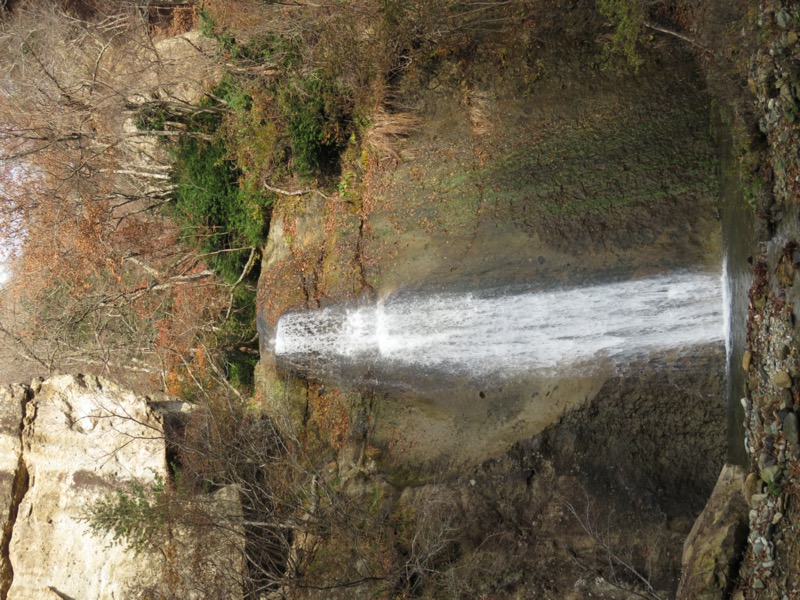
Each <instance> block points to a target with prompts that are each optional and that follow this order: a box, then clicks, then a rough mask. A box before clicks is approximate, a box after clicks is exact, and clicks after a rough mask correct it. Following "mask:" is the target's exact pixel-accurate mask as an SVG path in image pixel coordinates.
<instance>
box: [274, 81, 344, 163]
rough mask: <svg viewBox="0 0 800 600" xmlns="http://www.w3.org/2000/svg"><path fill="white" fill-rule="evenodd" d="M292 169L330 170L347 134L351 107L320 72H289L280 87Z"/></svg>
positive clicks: (280, 100)
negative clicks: (285, 80) (298, 74)
mask: <svg viewBox="0 0 800 600" xmlns="http://www.w3.org/2000/svg"><path fill="white" fill-rule="evenodd" d="M279 107H280V112H281V114H282V115H283V117H284V118H285V120H286V123H287V132H286V133H287V137H288V139H289V144H290V146H291V149H292V158H293V167H294V170H295V171H296V172H297V173H298V174H300V175H303V176H310V175H313V174H314V173H316V172H329V171H330V170H331V169H332V168H333V167H334V166H335V163H336V162H337V161H338V158H339V152H340V151H341V149H342V148H343V147H344V144H345V142H346V141H347V139H348V137H349V135H350V131H349V129H350V127H349V124H348V122H349V120H350V111H349V108H348V106H347V102H346V100H345V99H344V98H343V97H342V95H341V94H339V93H338V91H337V89H336V87H335V86H334V85H333V84H332V83H330V82H328V81H325V80H324V79H323V78H322V76H321V75H319V74H314V75H311V76H309V77H302V76H292V77H290V78H289V79H288V81H287V82H286V84H285V85H284V86H283V87H282V89H281V90H280V91H279Z"/></svg>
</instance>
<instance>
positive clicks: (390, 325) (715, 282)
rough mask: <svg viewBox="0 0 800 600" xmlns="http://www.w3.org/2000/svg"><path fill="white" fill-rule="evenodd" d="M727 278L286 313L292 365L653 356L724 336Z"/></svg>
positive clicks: (477, 363)
mask: <svg viewBox="0 0 800 600" xmlns="http://www.w3.org/2000/svg"><path fill="white" fill-rule="evenodd" d="M722 288H723V286H722V282H721V280H720V276H719V275H715V274H708V273H697V272H679V273H672V274H667V275H662V276H658V277H651V278H646V279H638V280H632V281H622V282H618V283H607V284H602V285H593V286H587V287H577V288H572V289H560V290H548V291H530V290H529V291H525V292H519V291H509V290H492V291H488V292H485V293H479V292H475V293H470V294H460V295H456V294H452V295H427V296H426V295H405V296H403V295H398V296H396V297H389V298H387V299H384V300H382V301H379V302H377V303H375V304H371V305H366V306H363V305H362V306H355V307H346V306H339V307H330V308H325V309H322V310H316V311H306V312H295V313H288V314H285V315H283V316H282V317H281V319H280V321H279V323H278V326H277V330H276V336H275V340H274V344H275V353H276V355H277V357H278V358H279V360H281V361H282V362H283V363H284V364H289V365H292V366H294V367H306V368H309V367H310V368H312V369H314V370H316V369H323V370H324V369H325V366H326V365H328V366H329V367H330V366H331V365H336V364H349V365H353V364H360V365H364V366H369V365H376V366H384V367H385V366H386V365H396V366H398V367H401V368H406V367H412V368H416V369H422V370H426V371H438V372H441V371H446V372H448V373H451V374H456V375H466V376H468V377H470V378H482V377H487V376H495V375H499V376H506V375H508V376H514V375H515V374H518V373H520V372H529V373H530V372H539V373H541V374H547V373H550V372H556V371H557V372H558V373H559V374H560V376H562V377H563V376H564V375H565V373H567V372H574V373H576V374H577V373H585V372H587V370H591V369H592V368H593V366H594V365H598V364H601V363H605V364H607V363H608V362H609V361H611V362H612V363H613V364H615V365H620V364H624V363H626V362H629V361H631V360H634V359H637V358H641V357H643V356H647V355H648V354H651V353H654V352H658V351H662V350H670V349H675V348H682V347H690V346H695V345H700V344H707V343H713V342H720V341H722V340H723V339H724V337H725V329H724V326H723V321H724V319H723V299H722Z"/></svg>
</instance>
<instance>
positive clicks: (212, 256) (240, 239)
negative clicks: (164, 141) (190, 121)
mask: <svg viewBox="0 0 800 600" xmlns="http://www.w3.org/2000/svg"><path fill="white" fill-rule="evenodd" d="M240 175H241V172H240V170H239V169H238V168H237V167H236V165H235V164H234V163H233V162H231V161H230V160H228V151H227V148H226V146H225V143H224V142H223V141H221V140H215V141H206V140H202V139H198V138H195V137H187V138H185V139H184V140H183V141H182V142H181V143H180V144H179V145H178V147H177V148H176V149H175V173H174V179H175V185H176V188H175V205H174V211H175V214H176V216H177V217H178V218H179V220H180V221H182V222H183V223H184V224H185V228H186V232H187V236H188V237H189V238H190V239H194V240H195V241H196V242H197V243H198V245H199V247H200V250H201V251H202V253H204V254H206V255H207V257H206V258H207V262H209V264H211V265H212V266H213V268H214V269H215V271H217V273H218V274H219V275H220V276H221V277H223V279H226V280H228V281H231V282H233V281H236V280H237V279H238V278H239V276H240V275H241V272H242V270H243V269H244V267H245V265H246V263H247V260H248V258H249V256H250V251H249V249H250V247H252V246H258V245H260V244H262V243H263V242H264V241H265V239H266V232H267V225H268V211H269V206H270V201H269V199H268V198H267V197H265V196H264V195H262V194H261V192H260V191H258V190H255V189H252V188H240V187H239V185H238V182H239V177H240Z"/></svg>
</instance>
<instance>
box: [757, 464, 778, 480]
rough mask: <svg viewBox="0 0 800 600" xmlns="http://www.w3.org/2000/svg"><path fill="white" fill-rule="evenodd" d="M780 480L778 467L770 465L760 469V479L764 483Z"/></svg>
mask: <svg viewBox="0 0 800 600" xmlns="http://www.w3.org/2000/svg"><path fill="white" fill-rule="evenodd" d="M780 478H781V468H780V466H779V465H772V466H770V467H764V468H763V469H761V479H763V480H764V483H775V482H777V481H778V480H779V479H780Z"/></svg>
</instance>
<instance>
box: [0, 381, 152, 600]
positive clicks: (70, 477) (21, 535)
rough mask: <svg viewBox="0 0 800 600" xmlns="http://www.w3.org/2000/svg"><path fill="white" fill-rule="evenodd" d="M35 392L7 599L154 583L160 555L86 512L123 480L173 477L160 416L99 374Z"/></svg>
mask: <svg viewBox="0 0 800 600" xmlns="http://www.w3.org/2000/svg"><path fill="white" fill-rule="evenodd" d="M32 396H33V397H32V398H31V399H30V400H29V401H28V402H27V404H26V410H25V417H24V429H23V431H22V449H23V454H22V458H23V463H24V465H25V467H26V470H27V475H28V485H27V489H26V491H25V493H24V496H23V497H22V498H21V501H20V503H19V509H18V514H17V518H16V522H15V523H13V532H12V534H11V540H10V545H9V557H10V562H11V564H12V566H13V579H12V582H11V587H10V589H9V592H8V598H9V599H10V600H11V599H18V600H35V599H37V598H52V597H53V593H59V594H62V595H64V596H67V597H71V598H98V599H99V598H126V597H130V596H129V595H128V594H127V593H126V591H127V590H129V589H130V588H132V587H135V586H136V585H138V584H140V583H145V584H148V583H154V581H152V579H153V578H154V577H157V576H158V574H159V573H160V567H159V565H158V559H157V557H155V556H148V555H147V554H145V553H143V554H140V555H138V556H135V555H134V554H133V552H131V551H130V550H128V549H127V548H126V547H125V546H123V545H115V546H112V545H111V544H110V542H111V539H110V537H107V538H106V539H101V538H99V537H97V536H94V535H92V533H91V532H90V531H89V529H88V526H87V523H86V522H85V521H84V520H83V516H84V515H85V511H86V509H87V507H88V506H90V505H91V504H92V503H93V502H95V501H96V500H98V499H99V498H101V497H103V496H104V495H105V494H107V493H108V492H109V491H111V490H112V489H113V488H114V487H116V486H119V485H120V484H124V483H125V482H130V481H132V480H136V481H138V482H140V483H142V484H145V485H147V484H148V483H149V482H152V481H153V479H154V477H156V476H160V477H162V478H166V476H167V466H166V458H165V447H164V440H163V438H162V436H161V419H160V417H159V416H158V415H156V414H155V413H154V412H153V411H151V410H150V408H149V407H148V406H147V403H146V402H145V401H144V400H143V399H142V398H138V397H136V396H135V395H134V394H133V393H131V392H129V391H126V390H123V389H121V388H119V387H117V386H116V385H114V384H112V383H110V382H108V381H106V380H103V379H99V378H94V377H80V376H76V377H72V376H59V377H54V378H52V379H48V380H47V381H45V382H43V383H42V384H41V388H40V389H39V390H38V392H37V393H35V394H33V395H32ZM7 400H8V397H7V396H6V398H3V399H2V401H0V404H5V403H6V402H7ZM9 425H11V421H10V418H9ZM3 433H5V430H4V432H3ZM10 437H11V436H9V435H4V436H3V440H2V442H3V443H4V444H5V443H6V439H8V440H9V442H10V441H11V440H10ZM4 466H5V465H4ZM148 580H149V581H148Z"/></svg>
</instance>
